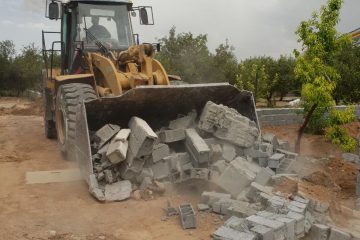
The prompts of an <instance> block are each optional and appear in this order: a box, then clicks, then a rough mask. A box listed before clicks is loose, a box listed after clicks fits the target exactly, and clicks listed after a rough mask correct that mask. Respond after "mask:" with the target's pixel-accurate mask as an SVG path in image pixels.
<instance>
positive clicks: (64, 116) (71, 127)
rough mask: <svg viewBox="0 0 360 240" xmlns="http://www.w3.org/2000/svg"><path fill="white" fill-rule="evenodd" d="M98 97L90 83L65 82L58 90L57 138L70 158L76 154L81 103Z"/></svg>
mask: <svg viewBox="0 0 360 240" xmlns="http://www.w3.org/2000/svg"><path fill="white" fill-rule="evenodd" d="M96 98H97V97H96V94H95V91H94V89H93V88H92V87H91V86H90V85H89V84H83V83H69V84H64V85H62V86H60V87H59V89H58V91H57V95H56V108H55V118H56V132H57V139H58V144H59V147H60V150H61V152H62V153H63V155H64V156H65V157H66V158H68V159H72V158H74V156H75V154H74V153H75V134H76V114H77V113H78V111H79V105H80V104H81V103H82V102H83V101H85V102H87V101H90V100H94V99H96Z"/></svg>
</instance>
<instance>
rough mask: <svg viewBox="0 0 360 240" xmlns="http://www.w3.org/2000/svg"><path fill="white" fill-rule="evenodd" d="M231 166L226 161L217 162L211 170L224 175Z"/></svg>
mask: <svg viewBox="0 0 360 240" xmlns="http://www.w3.org/2000/svg"><path fill="white" fill-rule="evenodd" d="M228 166H229V163H227V162H226V161H225V160H219V161H217V162H215V163H214V164H213V165H212V166H211V170H212V171H216V172H218V173H219V174H221V173H223V172H224V171H225V169H226V168H227V167H228Z"/></svg>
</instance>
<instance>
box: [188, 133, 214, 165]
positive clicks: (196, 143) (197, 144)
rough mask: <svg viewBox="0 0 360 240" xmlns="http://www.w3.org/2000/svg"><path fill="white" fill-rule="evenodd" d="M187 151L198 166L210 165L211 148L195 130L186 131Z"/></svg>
mask: <svg viewBox="0 0 360 240" xmlns="http://www.w3.org/2000/svg"><path fill="white" fill-rule="evenodd" d="M185 135H186V141H185V145H186V149H187V150H188V152H189V154H190V156H191V157H192V158H193V160H194V162H195V163H196V164H202V163H208V162H209V160H210V148H209V146H208V145H207V144H206V143H205V141H204V139H202V138H201V137H200V136H199V134H198V133H197V132H196V130H195V129H193V128H190V129H186V130H185Z"/></svg>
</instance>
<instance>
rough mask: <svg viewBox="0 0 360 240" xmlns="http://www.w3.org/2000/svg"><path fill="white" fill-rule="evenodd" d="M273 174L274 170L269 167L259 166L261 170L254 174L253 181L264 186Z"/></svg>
mask: <svg viewBox="0 0 360 240" xmlns="http://www.w3.org/2000/svg"><path fill="white" fill-rule="evenodd" d="M274 175H275V173H274V171H273V170H271V169H270V168H268V167H267V168H261V171H260V172H259V173H258V174H257V175H256V178H255V180H254V181H255V182H256V183H258V184H260V185H263V186H265V185H267V184H268V183H269V182H270V181H271V177H272V176H274Z"/></svg>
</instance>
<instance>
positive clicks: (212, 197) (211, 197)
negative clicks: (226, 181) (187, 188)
mask: <svg viewBox="0 0 360 240" xmlns="http://www.w3.org/2000/svg"><path fill="white" fill-rule="evenodd" d="M220 199H231V195H230V194H226V193H217V192H203V193H202V194H201V202H202V203H205V204H208V205H210V206H212V205H213V204H214V203H215V202H217V201H219V200H220Z"/></svg>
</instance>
